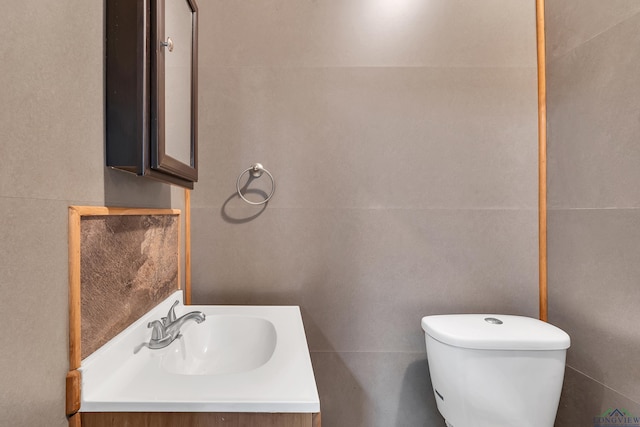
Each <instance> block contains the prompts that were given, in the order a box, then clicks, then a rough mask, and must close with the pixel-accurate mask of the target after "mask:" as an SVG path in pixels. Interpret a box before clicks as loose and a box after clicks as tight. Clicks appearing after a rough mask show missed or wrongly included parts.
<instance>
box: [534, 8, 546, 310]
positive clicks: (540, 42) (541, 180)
mask: <svg viewBox="0 0 640 427" xmlns="http://www.w3.org/2000/svg"><path fill="white" fill-rule="evenodd" d="M544 31H545V27H544V0H536V34H537V37H536V40H537V51H538V236H539V237H538V239H539V280H540V320H544V321H545V322H546V321H547V310H548V305H547V77H546V56H545V34H544Z"/></svg>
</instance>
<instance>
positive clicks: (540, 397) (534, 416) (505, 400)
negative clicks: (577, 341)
mask: <svg viewBox="0 0 640 427" xmlns="http://www.w3.org/2000/svg"><path fill="white" fill-rule="evenodd" d="M422 328H423V330H424V331H425V338H426V348H427V358H428V361H429V372H430V374H431V382H432V385H433V391H434V396H435V399H436V403H437V406H438V410H439V411H440V413H441V414H442V416H443V417H444V418H445V420H446V423H447V426H449V427H553V424H554V421H555V417H556V412H557V409H558V403H559V400H560V392H561V389H562V382H563V378H564V367H565V358H566V351H567V348H568V347H569V345H570V339H569V335H567V334H566V333H565V332H564V331H562V330H561V329H559V328H557V327H555V326H553V325H550V324H548V323H545V322H542V321H540V320H537V319H532V318H528V317H522V316H509V315H483V314H456V315H441V316H427V317H424V318H423V319H422Z"/></svg>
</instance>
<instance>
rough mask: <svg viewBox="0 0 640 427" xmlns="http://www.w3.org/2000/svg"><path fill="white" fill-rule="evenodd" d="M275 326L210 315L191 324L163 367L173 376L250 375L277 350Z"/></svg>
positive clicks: (176, 343)
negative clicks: (202, 320) (240, 373)
mask: <svg viewBox="0 0 640 427" xmlns="http://www.w3.org/2000/svg"><path fill="white" fill-rule="evenodd" d="M276 341H277V335H276V329H275V327H274V326H273V323H271V322H270V321H268V320H266V319H263V318H259V317H247V316H224V315H210V316H207V318H206V320H205V321H204V322H202V323H200V324H196V323H195V322H191V323H187V324H185V325H184V327H183V328H182V337H181V338H179V339H178V340H176V341H175V342H173V343H172V345H171V346H170V347H169V348H168V350H169V351H168V352H167V353H166V354H165V355H164V357H163V360H162V364H161V366H162V368H163V369H165V370H166V371H167V372H169V373H172V374H181V375H217V374H235V373H239V372H247V371H251V370H253V369H256V368H259V367H260V366H262V365H264V364H265V363H267V362H268V361H269V359H271V356H273V351H274V350H275V348H276Z"/></svg>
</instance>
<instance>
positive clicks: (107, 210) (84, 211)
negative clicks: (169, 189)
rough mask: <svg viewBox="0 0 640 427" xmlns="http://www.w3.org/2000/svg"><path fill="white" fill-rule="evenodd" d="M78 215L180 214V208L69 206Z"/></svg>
mask: <svg viewBox="0 0 640 427" xmlns="http://www.w3.org/2000/svg"><path fill="white" fill-rule="evenodd" d="M69 209H70V210H73V211H74V212H77V214H78V215H79V216H98V215H180V209H155V208H121V207H109V206H69Z"/></svg>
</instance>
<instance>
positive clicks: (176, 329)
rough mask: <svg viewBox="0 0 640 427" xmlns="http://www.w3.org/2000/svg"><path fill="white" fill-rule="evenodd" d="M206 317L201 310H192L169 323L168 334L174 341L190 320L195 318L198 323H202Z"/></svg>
mask: <svg viewBox="0 0 640 427" xmlns="http://www.w3.org/2000/svg"><path fill="white" fill-rule="evenodd" d="M205 319H206V316H205V315H204V313H203V312H201V311H192V312H190V313H187V314H185V315H183V316H180V317H178V318H177V319H176V320H175V321H173V322H171V323H169V324H168V325H167V327H166V331H167V334H168V335H170V336H171V337H172V341H173V340H175V339H176V338H178V336H179V335H180V329H181V328H182V325H184V324H185V323H186V322H187V321H189V320H194V321H195V322H196V323H202V322H204V321H205Z"/></svg>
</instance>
